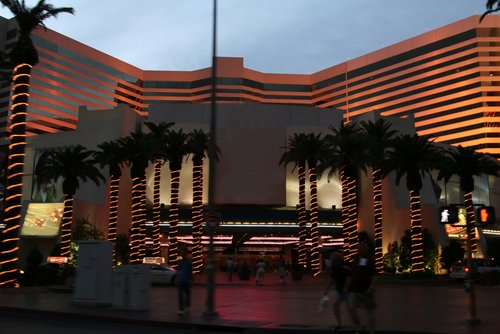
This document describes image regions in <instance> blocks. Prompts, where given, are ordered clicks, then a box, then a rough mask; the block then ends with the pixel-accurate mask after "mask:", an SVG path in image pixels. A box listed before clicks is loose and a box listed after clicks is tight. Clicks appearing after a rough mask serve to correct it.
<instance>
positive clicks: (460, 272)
mask: <svg viewBox="0 0 500 334" xmlns="http://www.w3.org/2000/svg"><path fill="white" fill-rule="evenodd" d="M492 271H499V272H500V266H498V265H497V264H495V261H494V259H483V258H477V259H472V267H471V268H469V267H468V266H467V259H463V260H460V261H458V262H457V263H455V264H454V265H452V266H451V268H450V277H451V278H455V279H465V278H466V277H467V274H469V273H470V274H474V275H476V276H480V275H481V274H484V273H488V272H492Z"/></svg>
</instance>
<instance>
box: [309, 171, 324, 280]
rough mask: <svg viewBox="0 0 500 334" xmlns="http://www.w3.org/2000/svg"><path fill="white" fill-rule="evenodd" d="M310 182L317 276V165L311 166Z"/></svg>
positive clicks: (314, 269) (312, 250)
mask: <svg viewBox="0 0 500 334" xmlns="http://www.w3.org/2000/svg"><path fill="white" fill-rule="evenodd" d="M309 182H310V191H311V211H310V219H311V239H312V247H311V258H312V259H311V269H312V271H313V275H314V276H317V275H319V274H320V272H321V270H320V263H319V260H320V259H319V230H318V175H317V173H316V168H315V166H311V167H310V168H309Z"/></svg>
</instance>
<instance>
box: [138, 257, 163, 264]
mask: <svg viewBox="0 0 500 334" xmlns="http://www.w3.org/2000/svg"><path fill="white" fill-rule="evenodd" d="M142 263H149V264H162V263H165V258H164V257H154V256H152V257H145V258H143V259H142Z"/></svg>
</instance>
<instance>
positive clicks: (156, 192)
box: [144, 122, 174, 257]
mask: <svg viewBox="0 0 500 334" xmlns="http://www.w3.org/2000/svg"><path fill="white" fill-rule="evenodd" d="M144 124H145V125H146V126H147V127H148V129H149V131H150V132H149V133H150V135H151V136H152V141H153V143H154V145H155V146H158V149H156V150H155V151H156V155H155V157H154V158H155V159H154V183H153V233H152V234H153V256H156V257H159V256H161V246H160V209H161V203H160V184H161V166H162V165H163V164H164V163H165V160H164V159H163V158H164V157H163V154H162V148H163V146H164V145H165V141H166V140H167V133H168V129H169V128H170V127H171V126H172V125H174V123H165V122H160V123H158V124H156V123H152V122H144Z"/></svg>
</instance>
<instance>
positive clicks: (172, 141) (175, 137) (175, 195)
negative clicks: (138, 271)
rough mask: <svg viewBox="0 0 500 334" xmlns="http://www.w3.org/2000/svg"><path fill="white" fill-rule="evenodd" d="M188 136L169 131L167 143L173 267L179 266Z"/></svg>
mask: <svg viewBox="0 0 500 334" xmlns="http://www.w3.org/2000/svg"><path fill="white" fill-rule="evenodd" d="M187 140H188V135H187V134H186V133H184V132H183V131H182V129H179V130H177V131H174V130H169V131H168V134H167V141H166V142H165V147H164V153H165V159H166V160H167V161H168V165H169V167H170V208H169V210H168V223H169V228H168V235H169V250H168V263H169V265H170V266H172V267H174V268H175V267H176V266H177V257H178V256H179V247H178V245H177V235H178V233H179V232H178V227H177V224H178V222H179V189H180V176H181V169H182V161H183V159H184V157H185V156H186V155H188V154H189V147H188V145H187Z"/></svg>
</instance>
